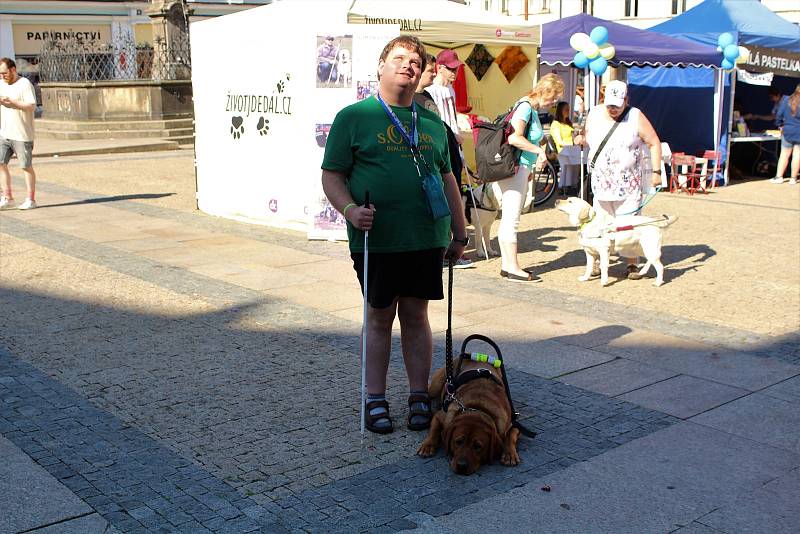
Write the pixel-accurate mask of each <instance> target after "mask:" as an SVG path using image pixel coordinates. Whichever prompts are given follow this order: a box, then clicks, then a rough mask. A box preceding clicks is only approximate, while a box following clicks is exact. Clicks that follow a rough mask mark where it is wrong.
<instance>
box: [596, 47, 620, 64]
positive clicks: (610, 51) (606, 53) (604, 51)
mask: <svg viewBox="0 0 800 534" xmlns="http://www.w3.org/2000/svg"><path fill="white" fill-rule="evenodd" d="M616 54H617V50H616V48H614V45H612V44H611V43H605V44H603V45H601V46H600V55H601V56H603V57H604V58H605V59H606V61H608V60H609V59H611V58H613V57H614V56H615V55H616Z"/></svg>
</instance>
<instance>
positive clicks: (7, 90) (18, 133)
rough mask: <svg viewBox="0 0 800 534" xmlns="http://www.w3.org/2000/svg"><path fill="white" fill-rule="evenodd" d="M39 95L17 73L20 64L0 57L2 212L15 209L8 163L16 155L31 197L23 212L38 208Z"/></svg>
mask: <svg viewBox="0 0 800 534" xmlns="http://www.w3.org/2000/svg"><path fill="white" fill-rule="evenodd" d="M35 109H36V93H35V92H34V90H33V84H31V82H29V81H28V80H27V78H23V77H22V76H20V75H19V74H17V65H16V63H14V60H12V59H9V58H7V57H4V58H0V178H2V187H3V191H2V194H0V210H3V209H10V208H13V207H14V206H15V205H16V203H15V202H14V194H13V192H12V191H11V173H10V172H9V170H8V162H9V161H11V156H12V154H13V155H16V156H17V161H19V166H20V167H21V168H22V172H23V174H24V175H25V184H26V185H27V186H28V198H27V199H26V200H25V201H24V202H23V203H22V204H20V205H19V209H21V210H29V209H33V208H35V207H36V198H35V197H36V173H34V172H33V112H34V110H35Z"/></svg>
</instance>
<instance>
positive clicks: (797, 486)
mask: <svg viewBox="0 0 800 534" xmlns="http://www.w3.org/2000/svg"><path fill="white" fill-rule="evenodd" d="M798 496H800V469H794V470H793V471H791V472H790V473H788V474H787V475H784V476H782V477H778V478H776V479H775V480H772V481H770V482H768V483H766V484H764V486H762V487H761V488H757V489H756V490H755V491H753V492H752V493H748V494H746V495H742V496H741V497H740V498H739V499H737V500H736V501H735V502H734V503H732V504H731V505H729V506H726V507H723V508H720V509H718V510H715V511H713V512H711V513H710V514H708V515H706V516H703V518H702V521H703V524H704V525H708V526H709V527H713V528H715V529H718V530H719V531H721V532H786V533H790V532H796V531H797V518H798V517H800V499H798Z"/></svg>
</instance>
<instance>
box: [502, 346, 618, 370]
mask: <svg viewBox="0 0 800 534" xmlns="http://www.w3.org/2000/svg"><path fill="white" fill-rule="evenodd" d="M503 357H504V359H505V360H506V361H507V362H508V364H509V365H510V366H511V367H513V368H514V369H518V370H520V371H524V372H526V373H530V374H533V375H537V376H541V377H544V378H553V377H556V376H561V375H563V374H566V373H572V372H575V371H578V370H580V369H585V368H587V367H592V366H595V365H599V364H602V363H605V362H608V361H611V360H613V359H614V358H615V356H612V355H609V354H606V353H602V352H596V351H593V350H590V349H584V348H581V347H576V346H573V345H564V344H562V343H558V342H555V341H549V340H548V341H536V342H532V343H522V342H518V343H517V344H514V345H512V346H511V347H509V348H508V349H506V350H504V351H503Z"/></svg>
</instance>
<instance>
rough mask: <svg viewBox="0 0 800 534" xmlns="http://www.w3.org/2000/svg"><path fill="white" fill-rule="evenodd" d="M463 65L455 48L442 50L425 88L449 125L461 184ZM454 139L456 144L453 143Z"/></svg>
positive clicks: (462, 263)
mask: <svg viewBox="0 0 800 534" xmlns="http://www.w3.org/2000/svg"><path fill="white" fill-rule="evenodd" d="M461 65H463V63H462V62H461V61H460V60H459V59H458V54H456V52H455V51H454V50H447V49H445V50H442V51H441V52H439V53H438V54H437V55H436V59H435V67H434V68H435V72H436V75H435V76H434V77H433V82H432V83H431V84H429V85H428V86H427V87H426V88H425V92H426V93H427V94H428V95H430V97H431V99H433V101H434V102H435V103H436V108H437V110H438V114H439V117H440V118H441V119H442V122H443V123H444V124H445V126H446V127H447V135H448V141H449V143H450V160H451V164H450V165H451V169H452V170H453V174H454V175H455V177H456V180H458V182H459V184H460V183H461V174H462V172H463V163H462V159H461V144H462V143H463V138H462V137H461V131H460V130H459V128H458V119H457V116H456V92H455V90H454V89H453V82H454V81H455V79H456V75H457V74H458V68H459V67H460V66H461ZM453 140H454V141H455V144H453ZM454 266H455V268H456V269H470V268H472V267H474V265H473V264H472V260H471V259H469V258H468V257H466V256H463V257H461V258H458V259H457V260H456V262H455V265H454Z"/></svg>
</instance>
